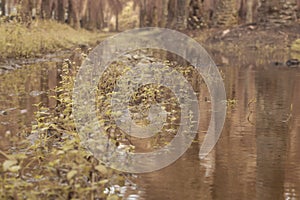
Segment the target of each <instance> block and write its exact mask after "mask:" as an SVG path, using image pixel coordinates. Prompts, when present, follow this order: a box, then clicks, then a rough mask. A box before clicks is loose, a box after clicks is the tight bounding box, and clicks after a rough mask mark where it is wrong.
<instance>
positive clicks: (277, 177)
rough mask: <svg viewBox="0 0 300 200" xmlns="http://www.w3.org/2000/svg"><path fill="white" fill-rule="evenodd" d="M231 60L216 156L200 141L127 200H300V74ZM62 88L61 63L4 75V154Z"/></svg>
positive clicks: (0, 136) (0, 145)
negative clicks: (202, 153) (39, 106)
mask: <svg viewBox="0 0 300 200" xmlns="http://www.w3.org/2000/svg"><path fill="white" fill-rule="evenodd" d="M221 60H222V59H221ZM228 60H229V61H228V63H226V64H225V65H223V66H221V67H220V70H221V71H222V73H223V74H224V77H225V80H224V81H225V87H226V92H227V97H228V99H232V100H233V101H232V102H233V103H232V105H231V106H229V108H228V111H227V118H226V123H225V126H224V129H223V132H222V135H221V138H220V140H219V141H218V143H217V145H216V147H215V148H214V150H213V151H212V152H211V153H210V154H209V155H208V156H207V157H206V158H205V159H203V160H200V159H199V157H198V153H199V143H198V142H197V140H198V139H196V141H195V142H194V143H193V145H192V146H191V147H190V148H189V149H188V151H187V152H186V153H185V154H184V155H183V156H182V157H181V158H180V159H179V160H177V161H176V162H175V163H173V164H172V165H170V166H168V167H166V168H164V169H162V170H160V171H156V172H152V173H148V174H139V175H133V176H131V178H130V181H128V183H127V186H126V187H125V188H124V189H123V190H122V191H123V195H124V199H128V200H133V199H134V200H138V199H147V200H148V199H150V200H151V199H153V200H157V199H158V200H160V199H162V200H166V199H171V200H182V199H186V200H187V199H191V200H194V199H300V196H299V195H300V103H299V102H300V92H299V89H300V68H298V69H297V68H295V69H292V68H287V67H284V66H281V67H276V66H273V65H270V64H268V62H259V63H257V62H251V61H249V62H240V61H239V60H236V59H230V58H228ZM226 62H227V61H226ZM58 81H59V74H58V72H57V63H55V62H45V63H39V64H37V65H33V66H23V67H22V68H21V69H17V70H15V71H11V72H9V73H5V74H2V75H0V82H1V87H0V149H1V150H2V151H7V150H9V149H11V148H18V147H16V146H14V145H15V144H14V143H13V142H12V140H11V139H9V140H8V139H7V138H9V137H10V135H14V136H17V135H18V134H19V133H20V132H21V131H22V130H24V129H30V124H31V121H32V120H33V112H34V111H35V107H34V106H33V105H32V104H35V103H39V102H43V103H45V104H47V105H50V107H53V106H55V100H54V99H51V98H49V96H51V95H52V93H51V89H53V88H54V87H55V85H57V83H58ZM208 96H209V94H208V93H207V92H203V93H202V94H200V107H201V111H200V112H201V125H202V126H201V127H200V132H199V138H200V139H199V140H200V141H201V137H203V134H204V131H205V130H206V128H207V125H208V123H209V119H210V118H209V117H210V115H209V109H210V103H209V101H207V97H208ZM0 161H1V159H0Z"/></svg>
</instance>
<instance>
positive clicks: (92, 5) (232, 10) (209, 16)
mask: <svg viewBox="0 0 300 200" xmlns="http://www.w3.org/2000/svg"><path fill="white" fill-rule="evenodd" d="M129 4H130V5H132V6H131V7H132V10H133V11H135V12H137V13H138V21H139V25H137V26H140V27H144V26H159V27H168V28H175V29H187V28H188V29H199V28H203V27H213V26H232V25H237V24H243V23H247V24H248V23H257V24H291V23H293V22H297V21H299V19H298V18H299V17H300V14H299V13H300V0H1V15H2V16H19V17H20V18H21V20H22V21H23V22H28V21H31V20H34V19H37V18H39V19H53V20H57V21H59V22H61V23H68V24H70V25H71V26H73V27H74V28H80V27H81V28H86V29H103V28H105V27H108V26H109V24H113V29H114V30H116V31H118V30H119V18H120V17H122V15H121V13H122V11H123V9H124V7H126V6H128V5H129ZM112 19H113V22H112Z"/></svg>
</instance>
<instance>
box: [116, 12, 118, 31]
mask: <svg viewBox="0 0 300 200" xmlns="http://www.w3.org/2000/svg"><path fill="white" fill-rule="evenodd" d="M118 31H119V13H118V12H117V13H116V32H118Z"/></svg>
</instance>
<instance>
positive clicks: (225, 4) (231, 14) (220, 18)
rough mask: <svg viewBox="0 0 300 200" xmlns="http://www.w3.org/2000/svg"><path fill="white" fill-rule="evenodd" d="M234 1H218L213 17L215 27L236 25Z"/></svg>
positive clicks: (236, 13) (236, 16) (236, 15)
mask: <svg viewBox="0 0 300 200" xmlns="http://www.w3.org/2000/svg"><path fill="white" fill-rule="evenodd" d="M236 3H237V1H236V0H218V2H217V4H216V5H217V7H216V12H215V16H214V18H213V20H214V25H215V26H232V25H236V24H237V23H238V12H237V5H236Z"/></svg>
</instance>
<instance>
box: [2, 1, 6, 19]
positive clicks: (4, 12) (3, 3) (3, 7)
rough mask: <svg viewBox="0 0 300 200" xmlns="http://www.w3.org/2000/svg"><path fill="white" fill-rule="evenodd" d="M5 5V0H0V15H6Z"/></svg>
mask: <svg viewBox="0 0 300 200" xmlns="http://www.w3.org/2000/svg"><path fill="white" fill-rule="evenodd" d="M5 5H6V0H1V15H2V16H5V15H6V11H5Z"/></svg>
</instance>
